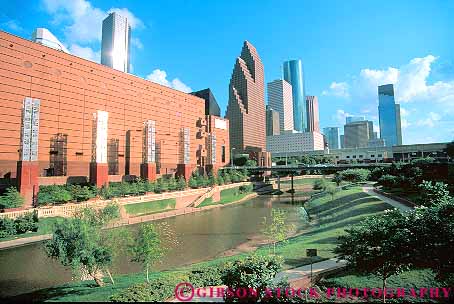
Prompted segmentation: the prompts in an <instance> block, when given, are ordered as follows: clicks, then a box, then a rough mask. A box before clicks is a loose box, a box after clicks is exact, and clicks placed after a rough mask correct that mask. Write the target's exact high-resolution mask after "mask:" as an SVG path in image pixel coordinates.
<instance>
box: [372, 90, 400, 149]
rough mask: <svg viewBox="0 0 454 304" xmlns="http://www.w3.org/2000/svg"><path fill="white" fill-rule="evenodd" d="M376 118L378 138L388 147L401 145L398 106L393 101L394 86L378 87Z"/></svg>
mask: <svg viewBox="0 0 454 304" xmlns="http://www.w3.org/2000/svg"><path fill="white" fill-rule="evenodd" d="M378 116H379V122H380V138H381V139H383V140H384V141H385V145H386V146H388V147H391V146H396V145H401V144H402V131H401V125H400V105H399V104H396V102H395V100H394V86H393V85H392V84H385V85H381V86H379V87H378Z"/></svg>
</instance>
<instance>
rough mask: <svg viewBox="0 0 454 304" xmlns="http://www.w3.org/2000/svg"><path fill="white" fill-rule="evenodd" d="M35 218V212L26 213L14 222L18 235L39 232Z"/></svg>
mask: <svg viewBox="0 0 454 304" xmlns="http://www.w3.org/2000/svg"><path fill="white" fill-rule="evenodd" d="M35 219H36V218H35V217H34V215H33V212H30V213H26V214H24V215H22V216H19V217H18V218H16V219H15V220H14V227H15V229H16V233H17V234H22V233H25V232H28V231H34V232H36V231H38V223H37V222H35Z"/></svg>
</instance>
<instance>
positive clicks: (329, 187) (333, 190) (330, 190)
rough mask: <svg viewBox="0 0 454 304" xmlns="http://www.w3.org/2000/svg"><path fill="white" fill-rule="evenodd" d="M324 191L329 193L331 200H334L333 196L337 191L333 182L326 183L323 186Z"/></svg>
mask: <svg viewBox="0 0 454 304" xmlns="http://www.w3.org/2000/svg"><path fill="white" fill-rule="evenodd" d="M325 191H326V192H327V193H328V194H329V195H331V200H332V201H333V200H334V196H335V195H336V193H337V192H338V191H339V190H338V189H337V187H336V186H334V185H333V184H328V185H327V186H326V188H325Z"/></svg>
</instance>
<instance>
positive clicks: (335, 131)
mask: <svg viewBox="0 0 454 304" xmlns="http://www.w3.org/2000/svg"><path fill="white" fill-rule="evenodd" d="M323 134H324V135H325V137H326V141H327V142H328V147H329V148H330V149H339V128H338V127H326V128H323Z"/></svg>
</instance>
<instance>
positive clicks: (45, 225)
mask: <svg viewBox="0 0 454 304" xmlns="http://www.w3.org/2000/svg"><path fill="white" fill-rule="evenodd" d="M60 220H62V218H61V217H45V218H40V219H39V221H38V231H36V232H27V233H23V234H16V235H13V236H10V237H7V238H2V239H0V242H3V241H10V240H16V239H22V238H28V237H31V236H37V235H44V234H50V233H52V227H53V225H54V223H56V222H57V221H60Z"/></svg>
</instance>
